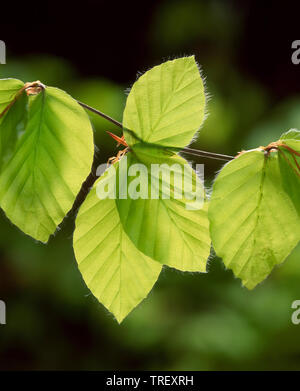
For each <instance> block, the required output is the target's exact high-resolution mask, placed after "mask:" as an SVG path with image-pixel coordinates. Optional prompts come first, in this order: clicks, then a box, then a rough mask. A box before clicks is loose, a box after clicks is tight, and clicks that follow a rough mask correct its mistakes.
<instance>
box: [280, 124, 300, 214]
mask: <svg viewBox="0 0 300 391" xmlns="http://www.w3.org/2000/svg"><path fill="white" fill-rule="evenodd" d="M279 142H280V143H282V144H284V145H286V146H287V147H289V149H287V148H285V147H283V146H279V147H278V149H279V154H278V162H279V167H280V172H281V177H282V183H283V187H284V189H285V191H286V192H287V194H288V195H289V197H290V199H291V200H292V202H293V203H294V206H295V208H296V210H297V211H298V214H299V216H300V191H299V189H300V170H299V168H298V167H300V157H299V156H297V154H296V153H300V132H299V130H296V129H291V130H289V131H288V132H286V133H284V134H283V135H281V137H280V140H279ZM290 148H291V149H292V150H293V151H295V152H296V153H293V151H292V150H290Z"/></svg>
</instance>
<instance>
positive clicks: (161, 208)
mask: <svg viewBox="0 0 300 391" xmlns="http://www.w3.org/2000/svg"><path fill="white" fill-rule="evenodd" d="M126 158H127V165H128V172H129V169H131V168H133V167H134V165H136V164H138V165H141V164H143V165H144V167H145V170H146V171H141V172H140V173H139V175H138V176H137V177H134V176H130V172H129V176H128V178H127V182H128V183H127V185H126V184H125V185H124V182H122V180H124V176H123V175H122V176H121V178H123V179H122V180H121V181H120V182H119V188H118V190H119V191H118V194H117V195H118V198H117V201H116V202H117V206H118V211H119V214H120V219H121V222H122V224H123V227H124V230H125V232H126V233H127V235H128V236H129V238H130V239H131V240H132V242H133V243H134V244H135V246H136V247H137V248H138V249H139V250H140V251H142V252H143V253H144V254H146V255H147V256H149V257H151V258H153V259H155V260H156V261H158V262H160V263H162V264H165V265H168V266H171V267H174V268H176V269H179V270H182V271H199V272H205V271H206V261H207V258H208V256H209V253H210V237H209V224H208V217H207V202H206V200H205V193H204V188H203V185H202V183H201V181H200V179H199V178H197V175H196V174H195V172H194V171H193V170H192V168H191V167H190V166H189V165H188V163H187V162H186V161H185V160H184V159H183V158H182V157H180V156H178V155H176V154H173V153H168V152H166V151H163V150H161V149H158V148H150V147H147V146H145V145H141V144H137V145H136V146H135V147H134V148H133V152H131V153H129V154H128V155H127V156H126ZM123 162H124V160H123V159H122V160H121V162H120V165H119V168H118V174H119V173H120V170H121V167H122V164H123ZM154 164H160V165H162V164H164V165H165V168H164V173H165V174H166V176H160V175H159V173H157V174H155V173H154V172H153V175H152V176H151V175H150V174H151V168H153V165H154ZM184 166H185V169H184ZM136 167H138V166H136ZM172 167H173V168H174V171H173V172H176V173H177V174H179V175H181V174H182V173H184V172H185V175H186V176H185V178H186V179H187V180H188V181H189V183H191V185H192V187H191V189H190V190H189V189H188V188H186V189H184V186H183V182H182V181H181V180H179V181H178V182H176V180H175V174H172ZM184 170H185V171H184ZM119 175H120V174H119ZM119 175H118V177H119ZM168 175H169V177H168ZM177 178H178V177H177ZM179 178H180V176H179ZM136 181H137V182H136ZM138 181H140V182H141V186H142V185H145V184H147V185H148V190H147V191H146V194H140V195H139V194H137V197H138V198H136V199H134V198H133V197H132V194H130V190H131V188H132V187H133V188H134V186H133V185H134V183H135V182H136V183H138ZM151 183H153V184H154V186H153V190H154V191H153V193H152V189H151ZM196 185H197V197H195V194H194V193H193V191H195V190H196ZM124 186H125V188H126V190H128V196H127V198H124V199H122V197H120V189H124ZM141 186H139V187H141ZM168 189H170V196H169V197H168ZM138 190H139V189H138ZM184 190H186V192H184ZM180 191H182V197H181V198H180V197H179V196H180ZM176 192H177V195H178V198H177V196H176V195H175V194H176ZM154 193H155V194H156V197H157V198H156V199H154V197H153V194H154Z"/></svg>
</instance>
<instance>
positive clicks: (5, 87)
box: [0, 79, 28, 169]
mask: <svg viewBox="0 0 300 391" xmlns="http://www.w3.org/2000/svg"><path fill="white" fill-rule="evenodd" d="M23 87H24V83H23V82H22V81H20V80H16V79H1V80H0V169H1V166H2V164H3V162H5V161H6V160H7V159H8V158H9V156H10V155H11V153H12V151H13V149H14V147H15V144H16V142H17V138H18V134H19V132H21V131H22V130H24V121H25V116H26V105H27V101H28V99H27V95H26V93H25V92H24V93H23V94H21V95H20V96H19V97H18V99H16V96H17V95H18V93H19V91H21V90H22V88H23ZM12 103H13V104H12ZM9 105H12V106H11V107H10V108H9V110H7V111H6V112H5V113H3V112H4V110H5V109H6V108H7V107H9Z"/></svg>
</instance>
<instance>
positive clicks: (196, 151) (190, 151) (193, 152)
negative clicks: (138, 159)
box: [77, 101, 234, 161]
mask: <svg viewBox="0 0 300 391" xmlns="http://www.w3.org/2000/svg"><path fill="white" fill-rule="evenodd" d="M77 103H79V104H80V106H82V107H84V108H85V109H87V110H89V111H91V112H92V113H94V114H97V115H100V117H102V118H105V119H106V120H108V121H110V122H111V123H113V124H114V125H116V126H118V127H119V128H121V129H122V128H123V125H122V124H121V122H119V121H117V120H115V119H114V118H111V117H110V116H108V115H107V114H104V113H102V111H100V110H97V109H94V108H93V107H91V106H88V105H87V104H85V103H82V102H79V101H77ZM181 152H184V153H187V154H189V155H194V156H201V157H206V158H208V159H216V160H226V161H229V160H232V159H234V156H230V155H222V154H220V153H214V152H208V151H202V150H200V149H192V148H188V147H186V148H182V150H181Z"/></svg>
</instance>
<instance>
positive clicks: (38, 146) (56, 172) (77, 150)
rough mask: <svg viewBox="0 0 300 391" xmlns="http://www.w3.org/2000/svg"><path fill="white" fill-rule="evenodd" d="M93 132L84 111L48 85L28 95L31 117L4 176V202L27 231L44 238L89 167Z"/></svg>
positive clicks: (0, 196)
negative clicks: (33, 94) (32, 94)
mask: <svg viewBox="0 0 300 391" xmlns="http://www.w3.org/2000/svg"><path fill="white" fill-rule="evenodd" d="M93 152H94V146H93V133H92V128H91V125H90V122H89V119H88V116H87V115H86V113H85V112H84V110H83V109H82V108H81V107H80V106H79V105H78V104H77V102H76V101H75V100H73V99H72V98H71V97H70V96H69V95H67V94H66V93H65V92H64V91H61V90H59V89H57V88H52V87H47V88H46V89H45V90H43V91H42V92H41V93H40V94H38V95H37V96H35V97H32V98H31V99H30V107H29V113H28V122H27V126H26V129H25V132H24V133H23V134H22V136H21V137H20V138H19V140H18V142H17V145H16V147H15V149H14V152H13V154H12V156H11V158H10V159H9V160H8V161H7V163H6V164H5V166H4V167H3V170H2V172H1V175H0V206H1V207H2V209H3V210H4V211H5V213H6V215H7V217H8V218H9V219H10V220H11V221H12V222H13V223H14V224H15V225H17V226H18V227H19V228H20V229H21V230H22V231H24V232H25V233H26V234H28V235H30V236H32V237H33V238H35V239H37V240H40V241H42V242H46V241H47V240H48V238H49V236H50V235H51V234H53V233H54V232H55V230H56V227H57V225H58V224H59V223H60V222H61V221H62V219H63V218H64V216H65V214H66V213H67V212H68V211H69V210H70V209H71V207H72V205H73V203H74V200H75V197H76V195H77V193H78V192H79V190H80V187H81V185H82V182H83V181H84V180H85V178H86V177H87V175H88V174H89V172H90V170H91V165H92V161H93Z"/></svg>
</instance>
